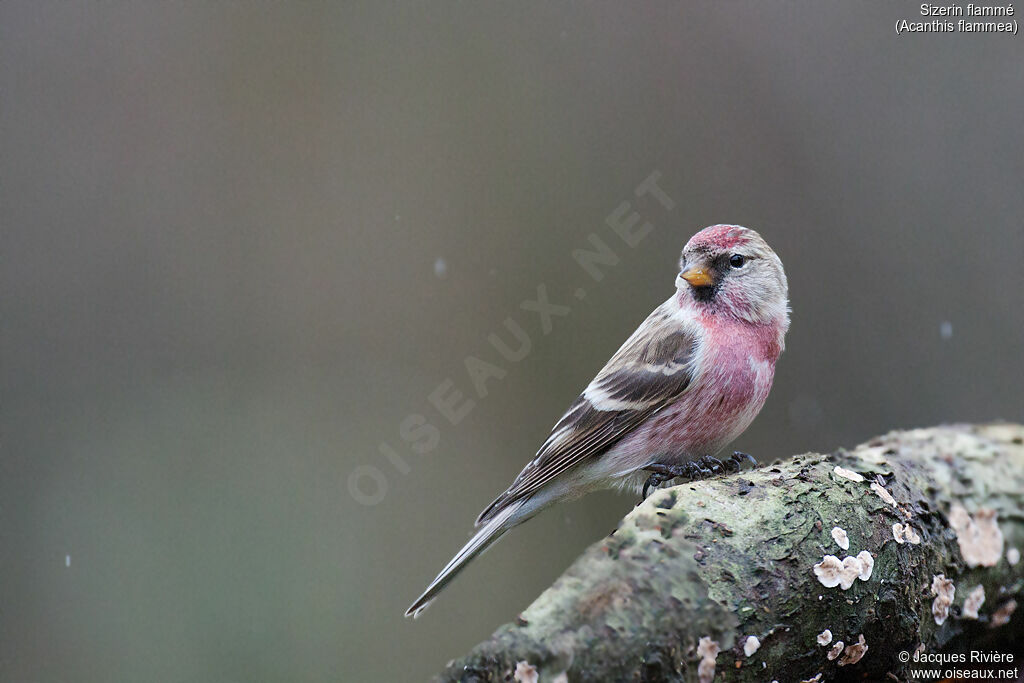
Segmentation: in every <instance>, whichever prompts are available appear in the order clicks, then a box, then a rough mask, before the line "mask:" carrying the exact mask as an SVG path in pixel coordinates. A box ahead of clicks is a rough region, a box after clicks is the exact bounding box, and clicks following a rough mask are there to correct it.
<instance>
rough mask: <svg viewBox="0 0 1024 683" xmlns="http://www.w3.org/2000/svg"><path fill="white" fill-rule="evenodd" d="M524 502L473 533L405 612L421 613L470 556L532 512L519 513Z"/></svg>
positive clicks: (487, 545) (496, 516)
mask: <svg viewBox="0 0 1024 683" xmlns="http://www.w3.org/2000/svg"><path fill="white" fill-rule="evenodd" d="M524 503H525V501H519V502H517V503H513V504H512V505H510V506H508V507H507V508H505V509H504V510H502V511H501V512H499V513H498V514H496V515H495V516H494V517H493V518H491V519H490V520H489V521H488V522H487V524H485V525H483V526H482V527H481V528H480V530H479V531H477V532H476V534H474V535H473V538H471V539H469V543H467V544H466V545H464V546H463V547H462V550H460V551H459V552H458V553H456V555H455V557H453V558H452V561H451V562H449V563H448V564H447V566H445V568H444V569H442V570H441V573H440V574H438V575H437V578H436V579H434V580H433V581H431V583H430V585H429V586H427V589H426V590H425V591H423V595H421V596H420V597H418V598H416V602H414V603H412V605H411V606H410V607H409V609H407V610H406V611H405V616H407V617H408V616H412V617H418V616H419V615H420V613H421V612H422V611H423V610H425V609H426V608H427V607H429V606H430V602H431V601H432V600H433V599H434V598H436V597H437V594H438V593H440V592H441V591H442V590H444V587H445V586H447V585H448V584H449V583H451V582H452V580H453V579H454V578H455V577H456V576H457V575H458V573H459V572H460V571H462V569H463V567H465V566H466V565H467V564H468V563H469V561H470V560H472V559H473V558H474V557H476V556H477V555H479V554H480V553H482V552H483V551H485V550H487V548H488V547H489V546H490V545H491V544H492V543H494V542H495V541H497V540H498V539H499V538H501V535H502V534H503V533H505V532H506V531H508V530H509V529H511V528H512V527H514V526H515V525H516V524H519V523H520V522H524V521H526V519H527V518H528V517H530V516H532V515H530V514H529V513H527V514H522V513H520V514H518V515H517V514H516V513H518V512H520V508H522V507H523V504H524ZM524 512H525V511H524Z"/></svg>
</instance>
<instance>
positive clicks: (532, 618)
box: [438, 424, 1024, 683]
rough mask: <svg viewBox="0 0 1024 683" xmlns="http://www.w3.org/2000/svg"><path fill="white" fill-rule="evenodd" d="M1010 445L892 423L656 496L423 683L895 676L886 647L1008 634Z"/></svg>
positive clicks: (1016, 462)
mask: <svg viewBox="0 0 1024 683" xmlns="http://www.w3.org/2000/svg"><path fill="white" fill-rule="evenodd" d="M1022 444H1024V427H1021V426H1019V425H1010V424H990V425H980V426H966V425H958V426H944V427H936V428H933V429H917V430H912V431H903V432H893V433H891V434H888V435H886V436H884V437H880V438H878V439H875V440H873V441H871V442H869V443H867V444H864V445H862V446H860V447H858V448H856V449H854V450H852V451H844V450H840V451H837V452H835V453H832V454H830V455H821V454H815V453H810V454H806V455H799V456H795V457H793V458H790V459H789V460H786V461H784V462H779V463H776V464H774V465H770V466H765V467H761V468H759V469H757V470H754V471H751V472H745V473H742V474H739V475H734V476H729V477H722V478H717V479H712V480H708V481H703V482H695V483H690V484H684V485H681V486H677V487H674V488H670V489H664V490H661V491H657V492H655V493H654V494H652V495H651V496H650V497H649V498H648V499H647V500H646V501H645V502H644V503H643V504H641V505H639V506H638V507H636V508H635V509H634V510H633V511H632V512H630V513H629V514H628V515H627V516H626V517H625V519H623V520H622V522H621V524H620V525H619V528H618V529H617V530H616V531H615V532H614V534H612V535H611V536H609V537H607V538H605V539H604V540H602V541H601V542H599V543H596V544H594V545H593V546H591V547H590V548H589V549H588V550H587V551H586V552H584V553H583V555H581V556H580V557H579V558H578V559H577V560H576V562H575V563H573V565H572V566H571V567H570V568H569V569H568V570H567V571H566V572H565V574H563V575H562V576H561V577H560V578H559V579H558V580H557V581H556V582H555V584H554V585H553V586H551V588H549V589H548V590H546V591H545V592H544V593H543V594H542V595H541V596H540V597H539V598H537V600H536V601H535V602H534V603H533V604H532V605H530V607H529V608H527V609H526V610H525V611H524V612H523V613H522V614H521V615H520V616H519V618H518V619H517V620H516V621H515V622H514V623H510V624H506V625H505V626H502V627H501V628H499V629H498V630H497V631H496V632H495V633H494V635H493V636H491V638H490V639H489V640H487V641H485V642H483V643H481V644H480V645H478V646H477V647H476V648H474V649H473V650H472V652H470V653H469V654H468V655H467V656H466V657H464V658H462V659H460V660H458V661H456V662H453V663H452V664H451V665H450V666H449V667H448V668H447V669H446V671H445V672H444V673H442V674H441V675H440V676H439V677H438V680H440V681H508V680H527V681H530V680H538V679H536V678H533V676H534V675H537V676H539V680H540V681H541V682H543V681H573V682H575V681H701V682H704V681H710V680H716V681H718V680H726V681H759V682H765V683H767V682H769V681H772V680H778V681H782V682H783V683H787V682H791V681H804V680H815V678H814V677H815V676H818V675H820V678H819V679H817V680H841V679H850V680H864V679H866V680H875V681H881V680H900V681H902V680H906V679H907V676H908V673H907V672H908V670H909V669H908V667H909V666H913V665H914V663H913V661H911V662H910V663H909V664H908V663H903V662H901V661H900V652H908V653H911V654H912V653H914V652H915V651H921V652H926V653H934V652H937V651H938V650H939V649H940V648H944V647H947V648H948V647H951V646H955V645H956V644H957V642H979V639H982V638H987V639H988V642H989V646H990V647H991V646H992V643H995V642H1002V641H998V640H992V638H993V637H995V638H996V639H999V638H1003V639H1004V640H1005V642H1010V641H1011V640H1014V639H1012V638H1011V636H1012V634H1013V633H1014V632H1016V633H1017V635H1019V634H1020V631H1021V629H1020V624H1019V620H1016V619H1015V620H1012V621H1011V620H1010V617H1011V615H1012V613H1013V609H1014V608H1015V606H1016V603H1017V601H1020V600H1022V597H1024V596H1022V590H1024V563H1019V556H1020V554H1019V552H1018V551H1017V548H1019V547H1021V546H1022V545H1024V445H1022ZM837 468H838V469H837ZM897 525H898V526H897ZM836 528H838V530H836ZM844 536H845V539H844ZM847 542H848V548H843V547H841V546H842V545H846V543H847ZM827 556H834V558H832V559H830V558H828V557H827ZM845 558H850V559H845ZM844 559H845V563H844V562H843V560H844ZM816 565H817V567H816ZM979 586H980V588H979ZM982 595H983V596H984V597H983V601H981V600H982ZM979 601H981V602H980V604H978V603H979ZM940 622H941V623H940ZM1008 622H1009V623H1008ZM1007 623H1008V625H1007ZM825 631H828V632H829V634H826V635H822V634H824V632H825ZM862 636H863V638H861V637H862ZM819 638H820V641H819ZM829 638H831V640H829ZM702 639H703V640H702ZM1016 640H1019V638H1018V639H1016ZM825 641H829V642H827V643H826V644H819V642H821V643H824V642H825ZM838 641H842V645H837V643H838ZM1000 666H1002V665H1000ZM517 667H518V674H517V673H516V670H517ZM563 675H564V678H563V677H562V676H563Z"/></svg>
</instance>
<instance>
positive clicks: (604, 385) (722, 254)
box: [405, 225, 789, 616]
mask: <svg viewBox="0 0 1024 683" xmlns="http://www.w3.org/2000/svg"><path fill="white" fill-rule="evenodd" d="M679 265H680V273H679V276H678V277H677V278H676V283H675V284H676V291H675V293H674V294H673V295H672V296H671V297H670V298H669V300H668V301H666V302H665V303H663V304H662V305H660V306H658V308H656V309H655V310H654V312H653V313H651V315H650V316H648V317H647V320H645V321H644V322H643V324H642V325H640V327H639V328H637V330H636V332H634V333H633V334H632V336H630V338H629V339H627V340H626V343H625V344H623V345H622V348H620V349H619V350H618V351H617V352H616V353H615V355H614V356H612V359H611V360H610V361H608V364H607V365H605V366H604V368H602V369H601V372H599V373H597V377H595V378H594V380H593V381H592V382H591V383H590V384H589V385H588V386H587V388H586V389H585V390H584V391H583V393H582V394H581V395H580V397H579V398H577V399H576V401H575V402H574V403H573V404H572V405H571V406H570V407H569V410H568V411H567V412H566V413H565V415H563V416H562V419H561V420H559V421H558V424H556V425H555V427H554V429H553V430H552V432H551V435H550V436H549V437H548V439H547V441H545V442H544V445H542V446H541V447H540V450H539V451H537V455H536V457H534V459H533V460H532V461H530V463H529V464H528V465H527V466H526V467H525V468H523V471H522V472H520V474H519V476H518V477H516V479H515V481H513V482H512V485H511V486H510V487H509V488H508V490H507V491H505V492H504V493H503V494H501V495H500V496H498V498H497V500H495V501H494V502H493V503H491V504H490V505H488V506H487V508H486V509H485V510H484V511H483V512H482V513H480V517H479V518H477V520H476V526H477V527H479V531H477V532H476V535H474V536H473V538H472V539H470V541H469V543H467V544H466V545H465V547H463V548H462V550H460V551H459V552H458V554H456V555H455V557H454V558H452V561H451V562H449V563H448V565H447V566H446V567H445V568H444V569H442V570H441V573H440V574H438V576H437V578H436V579H434V581H433V582H432V583H431V584H430V585H429V586H427V589H426V590H425V591H424V592H423V595H421V596H420V597H419V598H418V599H417V600H416V602H414V603H413V604H412V606H411V607H409V609H408V610H407V611H406V613H405V614H406V616H409V615H414V616H415V615H418V614H419V613H420V612H422V611H423V610H424V609H426V608H427V605H429V604H430V601H431V600H433V599H434V598H435V597H436V596H437V594H438V593H439V592H440V591H441V590H442V589H443V588H444V587H445V586H446V585H448V583H449V582H450V581H451V580H452V579H453V578H454V577H455V575H456V574H458V572H459V571H461V570H462V568H463V567H465V566H466V564H467V563H468V562H469V561H470V560H472V559H473V558H474V557H476V556H477V555H479V554H480V553H482V552H483V551H484V550H485V549H487V547H488V546H490V544H491V543H494V542H495V541H496V540H498V538H500V537H501V535H502V534H504V533H505V532H506V531H508V530H509V529H511V528H512V527H514V526H516V525H517V524H520V523H522V522H524V521H526V520H527V519H529V518H530V517H533V516H534V515H535V514H537V513H538V512H540V511H541V510H543V509H544V508H546V507H548V506H549V505H551V504H552V503H555V502H558V501H561V500H568V499H572V498H576V497H579V496H581V495H583V494H585V493H588V492H590V491H594V490H597V489H606V488H614V487H634V488H637V489H638V490H639V489H640V488H641V487H642V488H643V490H644V491H646V489H647V487H648V486H649V485H654V486H657V485H658V484H661V483H663V482H664V481H667V480H669V479H671V478H673V477H677V476H690V477H694V476H697V475H699V474H701V473H705V474H706V473H707V470H708V469H711V470H713V471H716V472H720V471H722V463H721V462H720V461H718V460H716V459H714V457H713V456H714V455H715V454H716V453H718V452H719V451H721V450H722V448H723V447H724V446H726V444H728V443H730V442H731V441H732V440H733V439H735V438H736V437H737V436H739V435H740V434H741V433H742V432H743V430H745V429H746V428H747V427H748V426H749V425H750V423H751V422H752V421H753V420H754V417H756V416H757V414H758V412H760V410H761V406H763V405H764V402H765V399H766V398H768V392H769V390H771V387H772V378H773V377H774V375H775V361H776V360H777V359H778V357H779V354H781V353H782V349H783V346H784V339H785V336H786V330H787V329H789V304H788V301H787V298H786V297H787V289H788V288H787V284H786V274H785V272H784V271H783V269H782V261H780V260H779V257H778V256H776V255H775V252H774V251H772V250H771V247H769V246H768V244H767V243H765V241H764V240H763V239H761V236H760V235H758V234H757V233H756V232H754V231H753V230H748V229H747V228H744V227H741V226H738V225H713V226H711V227H709V228H705V229H704V230H701V231H700V232H698V233H697V234H696V235H694V236H693V237H692V238H691V239H690V241H689V242H687V244H686V247H685V248H684V249H683V254H682V257H681V259H680V261H679ZM741 455H742V454H739V453H737V454H736V457H737V459H738V457H739V456H741ZM746 457H748V458H749V456H746ZM729 464H731V465H733V466H735V464H736V463H735V462H731V463H729ZM645 482H646V483H645Z"/></svg>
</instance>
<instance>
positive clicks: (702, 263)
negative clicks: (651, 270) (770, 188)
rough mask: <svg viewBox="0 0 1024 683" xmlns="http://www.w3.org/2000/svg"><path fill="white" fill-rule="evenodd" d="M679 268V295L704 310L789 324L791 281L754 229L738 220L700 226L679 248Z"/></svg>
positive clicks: (748, 318)
mask: <svg viewBox="0 0 1024 683" xmlns="http://www.w3.org/2000/svg"><path fill="white" fill-rule="evenodd" d="M679 271H680V272H679V276H678V277H676V288H677V289H678V290H679V291H680V293H681V296H683V297H684V298H685V297H689V298H690V300H692V301H693V302H695V303H696V304H698V305H700V306H701V307H702V308H704V309H705V310H707V311H709V312H711V313H715V314H725V315H732V316H735V317H736V318H739V319H741V320H745V321H747V322H752V323H758V324H768V323H773V322H779V323H781V324H783V325H785V326H788V322H789V315H788V311H789V302H788V299H787V297H788V293H789V287H788V285H787V283H786V273H785V271H784V270H783V269H782V261H780V260H779V257H778V256H776V255H775V252H774V251H772V248H771V247H769V246H768V243H767V242H765V241H764V240H763V239H762V238H761V236H760V235H758V234H757V233H756V232H754V231H753V230H750V229H748V228H744V227H742V226H739V225H712V226H711V227H708V228H704V229H703V230H701V231H700V232H698V233H697V234H696V235H694V236H693V237H691V238H690V241H689V242H687V243H686V246H685V247H684V248H683V255H682V256H681V257H680V259H679ZM684 300H685V299H684Z"/></svg>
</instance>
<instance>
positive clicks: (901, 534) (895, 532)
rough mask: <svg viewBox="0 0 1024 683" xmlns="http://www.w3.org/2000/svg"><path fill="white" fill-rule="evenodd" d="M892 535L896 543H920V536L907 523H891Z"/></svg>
mask: <svg viewBox="0 0 1024 683" xmlns="http://www.w3.org/2000/svg"><path fill="white" fill-rule="evenodd" d="M892 537H893V538H894V539H896V542H897V543H912V544H913V545H918V544H920V543H921V537H920V536H918V534H917V532H916V531H914V527H912V526H910V525H909V524H906V525H904V524H900V523H899V522H897V523H896V524H893V525H892Z"/></svg>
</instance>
